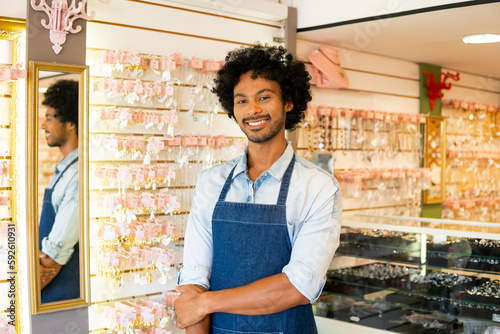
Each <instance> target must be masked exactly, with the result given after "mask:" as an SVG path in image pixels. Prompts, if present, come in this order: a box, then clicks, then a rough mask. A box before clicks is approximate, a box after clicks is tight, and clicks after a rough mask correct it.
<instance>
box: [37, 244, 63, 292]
mask: <svg viewBox="0 0 500 334" xmlns="http://www.w3.org/2000/svg"><path fill="white" fill-rule="evenodd" d="M39 258H40V264H39V276H40V290H42V289H43V288H45V287H46V286H47V285H48V284H49V283H50V282H51V281H52V280H53V279H54V278H55V277H56V276H57V274H59V272H60V271H61V268H62V265H60V264H59V263H57V262H56V261H54V260H52V259H51V258H50V257H49V256H48V255H47V254H45V253H44V252H42V251H39Z"/></svg>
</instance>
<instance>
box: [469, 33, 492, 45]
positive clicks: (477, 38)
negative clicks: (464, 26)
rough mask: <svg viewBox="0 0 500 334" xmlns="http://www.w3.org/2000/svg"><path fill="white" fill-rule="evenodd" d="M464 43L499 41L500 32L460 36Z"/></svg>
mask: <svg viewBox="0 0 500 334" xmlns="http://www.w3.org/2000/svg"><path fill="white" fill-rule="evenodd" d="M462 40H463V41H464V43H473V44H482V43H498V42H500V34H473V35H466V36H464V37H462Z"/></svg>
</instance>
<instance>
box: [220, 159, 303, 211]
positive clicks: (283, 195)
mask: <svg viewBox="0 0 500 334" xmlns="http://www.w3.org/2000/svg"><path fill="white" fill-rule="evenodd" d="M294 164H295V153H294V154H293V156H292V161H290V164H289V165H288V168H287V169H286V171H285V174H284V175H283V178H282V179H281V187H280V193H279V197H278V203H277V204H278V205H285V204H286V199H287V197H288V188H290V179H291V178H292V171H293V166H294ZM236 166H237V165H236ZM236 166H234V167H233V169H232V170H231V172H230V173H229V175H228V177H227V179H226V182H225V183H224V186H223V187H222V191H221V193H220V195H219V202H223V201H225V200H226V196H227V193H228V192H229V187H230V186H231V183H232V182H233V174H234V170H235V169H236Z"/></svg>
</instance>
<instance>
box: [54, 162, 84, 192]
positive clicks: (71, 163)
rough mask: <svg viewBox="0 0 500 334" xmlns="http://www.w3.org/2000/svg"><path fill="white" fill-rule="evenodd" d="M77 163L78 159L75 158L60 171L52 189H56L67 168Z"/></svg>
mask: <svg viewBox="0 0 500 334" xmlns="http://www.w3.org/2000/svg"><path fill="white" fill-rule="evenodd" d="M77 161H78V157H76V158H75V159H74V160H73V161H71V162H70V163H69V165H67V166H66V168H64V170H63V171H62V173H61V175H59V177H58V178H57V180H56V182H55V183H54V185H53V186H52V189H54V188H55V187H56V185H57V183H58V182H59V180H60V179H61V177H62V176H63V175H64V173H65V172H66V171H67V170H68V168H70V167H71V165H73V164H74V163H75V162H77Z"/></svg>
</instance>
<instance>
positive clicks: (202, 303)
mask: <svg viewBox="0 0 500 334" xmlns="http://www.w3.org/2000/svg"><path fill="white" fill-rule="evenodd" d="M177 291H179V292H181V295H180V297H179V298H178V299H177V300H176V302H175V314H176V315H177V321H178V325H179V327H180V328H186V330H187V333H189V334H191V333H193V334H194V333H196V334H197V333H208V328H209V315H210V314H212V313H215V312H224V313H233V314H243V315H262V314H272V313H277V312H281V311H284V310H287V309H289V308H292V307H294V306H297V305H305V304H308V303H309V299H307V298H306V297H305V296H304V295H302V294H301V293H300V292H299V291H298V290H297V289H296V288H295V287H294V286H293V285H292V284H291V283H290V281H289V279H288V277H287V276H286V275H285V274H283V273H280V274H277V275H273V276H269V277H266V278H263V279H260V280H257V281H255V282H252V283H250V284H248V285H244V286H241V287H237V288H233V289H224V290H220V291H206V289H205V288H203V287H201V286H199V285H182V286H180V287H178V288H177ZM193 325H194V326H193ZM190 326H191V327H190Z"/></svg>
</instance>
